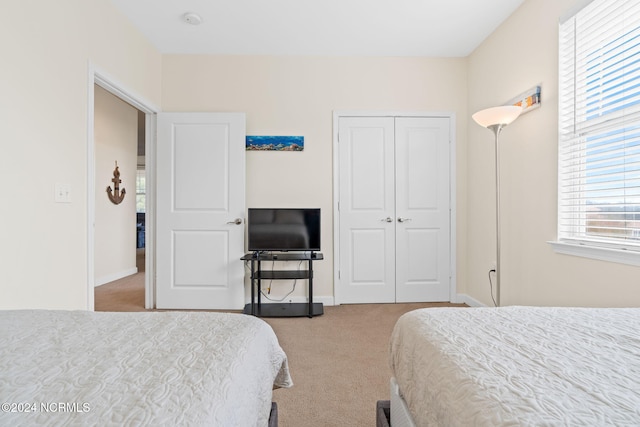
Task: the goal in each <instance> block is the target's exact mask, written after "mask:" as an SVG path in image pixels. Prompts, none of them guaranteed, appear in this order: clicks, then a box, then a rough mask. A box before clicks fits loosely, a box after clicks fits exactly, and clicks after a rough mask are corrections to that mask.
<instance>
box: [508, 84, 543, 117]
mask: <svg viewBox="0 0 640 427" xmlns="http://www.w3.org/2000/svg"><path fill="white" fill-rule="evenodd" d="M505 105H517V106H518V107H522V113H521V114H524V113H528V112H529V111H531V110H534V109H536V108H539V107H540V86H534V87H532V88H531V89H529V90H527V91H525V92H522V93H521V94H520V95H518V96H516V97H515V98H513V99H511V100H510V101H509V102H507V103H506V104H505Z"/></svg>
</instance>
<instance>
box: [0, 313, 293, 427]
mask: <svg viewBox="0 0 640 427" xmlns="http://www.w3.org/2000/svg"><path fill="white" fill-rule="evenodd" d="M0 326H1V328H0V404H2V412H0V425H11V426H19V425H29V426H31V425H119V426H120V425H131V426H139V425H154V426H159V425H171V426H178V425H197V426H200V425H208V426H266V425H267V423H268V418H269V412H270V409H271V398H272V390H273V388H277V387H289V386H291V385H292V382H291V378H290V376H289V371H288V365H287V358H286V355H285V353H284V351H283V350H282V349H281V348H280V346H279V344H278V340H277V338H276V336H275V334H274V332H273V330H272V329H271V327H270V326H269V325H268V324H267V323H265V322H264V321H262V320H260V319H257V318H255V317H251V316H245V315H242V314H225V313H201V312H189V313H187V312H147V313H98V312H87V311H41V310H25V311H21V310H20V311H0Z"/></svg>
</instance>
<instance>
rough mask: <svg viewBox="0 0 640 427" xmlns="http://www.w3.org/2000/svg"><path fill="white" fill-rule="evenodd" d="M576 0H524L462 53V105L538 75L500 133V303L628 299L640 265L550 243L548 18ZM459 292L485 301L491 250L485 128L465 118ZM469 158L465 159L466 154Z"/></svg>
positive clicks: (487, 99)
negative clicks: (530, 101) (523, 106)
mask: <svg viewBox="0 0 640 427" xmlns="http://www.w3.org/2000/svg"><path fill="white" fill-rule="evenodd" d="M580 2H581V1H580V0H535V1H533V0H530V1H526V2H524V3H523V5H522V6H521V7H520V8H519V9H518V10H517V11H516V12H515V13H514V14H513V15H512V16H511V17H510V18H509V19H508V21H506V22H505V23H504V24H503V25H502V26H501V27H500V28H499V29H498V30H497V31H496V32H494V33H493V34H492V35H491V36H490V37H489V38H488V39H487V40H486V41H485V42H484V43H483V44H482V45H481V46H480V47H479V48H478V49H477V50H476V51H475V52H474V53H473V54H472V55H471V56H470V57H469V69H468V76H469V83H468V87H469V93H468V96H469V111H470V112H474V111H477V110H479V109H482V108H486V107H490V106H495V105H501V104H502V103H504V102H506V101H508V100H509V99H511V98H513V97H514V96H516V95H518V94H519V93H521V92H523V91H524V90H527V89H529V88H531V87H533V86H535V85H537V84H542V107H541V108H540V109H537V110H533V111H531V112H528V113H526V114H525V115H523V116H521V117H520V118H518V120H517V121H516V122H514V123H513V124H511V125H510V126H508V127H507V128H505V130H504V131H503V132H502V134H501V136H500V143H501V156H502V157H501V174H502V176H501V189H502V193H501V203H502V211H501V212H502V217H501V222H502V227H501V229H502V237H503V241H502V245H501V251H502V254H503V257H502V272H503V275H502V278H501V280H502V304H503V305H511V304H524V305H570V306H582V305H584V306H629V305H631V306H638V305H639V304H640V292H638V285H639V284H640V281H639V278H640V268H638V267H632V266H628V265H623V264H616V263H611V262H603V261H596V260H592V259H585V258H578V257H574V256H569V255H560V254H556V253H554V251H553V250H552V248H551V247H550V245H549V244H548V243H547V241H549V240H554V239H555V238H556V209H557V149H558V136H557V134H558V121H557V112H558V108H557V103H558V83H557V80H558V76H557V74H558V73H557V69H558V59H557V57H558V20H559V17H561V16H563V15H564V14H565V13H566V12H567V11H568V10H571V9H572V8H573V7H575V5H576V4H578V3H580ZM467 121H468V123H469V124H468V126H469V133H468V139H469V143H468V144H469V146H468V150H469V151H468V158H469V159H470V160H469V163H468V172H467V173H468V176H467V181H466V183H467V194H468V197H469V198H468V204H467V207H468V212H469V214H468V224H467V229H468V248H467V260H468V263H467V267H468V270H467V289H466V291H467V293H468V294H469V295H471V296H472V297H474V298H476V299H477V300H479V301H481V302H483V303H485V304H487V305H490V304H491V299H490V294H489V283H488V279H487V271H488V270H489V269H490V268H491V266H492V264H493V261H494V260H495V255H494V254H495V234H494V233H495V216H494V215H495V209H494V206H495V187H494V181H493V179H494V178H493V177H494V175H493V174H494V160H493V134H492V133H491V132H490V131H488V130H486V129H483V128H481V127H480V126H478V125H476V124H475V123H473V121H472V120H471V119H470V118H467ZM471 159H473V160H471Z"/></svg>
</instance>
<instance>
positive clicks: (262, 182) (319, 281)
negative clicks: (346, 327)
mask: <svg viewBox="0 0 640 427" xmlns="http://www.w3.org/2000/svg"><path fill="white" fill-rule="evenodd" d="M162 77H163V83H162V106H163V110H165V111H189V110H191V111H242V112H245V113H246V114H247V134H248V135H303V136H304V137H305V148H304V151H303V152H248V153H247V207H271V206H273V207H296V206H303V207H320V208H322V212H323V223H322V252H323V253H324V255H325V259H324V261H322V262H319V263H316V264H314V269H315V272H316V273H315V280H314V289H315V292H314V295H315V296H317V297H329V298H332V297H333V295H334V293H333V262H334V260H333V244H334V242H333V221H332V216H333V169H332V164H333V153H332V145H333V139H332V138H333V133H332V119H333V111H334V110H393V111H433V112H441V111H447V112H453V113H455V114H456V115H457V117H458V118H461V119H459V120H458V121H457V129H456V132H457V146H458V166H457V169H458V171H460V174H461V175H462V176H464V169H465V165H464V159H465V146H466V138H465V135H466V126H467V121H466V119H465V117H466V116H467V111H466V78H467V76H466V60H465V59H426V58H348V57H272V56H182V55H167V56H164V57H163V68H162ZM464 193H465V192H464V189H463V188H462V189H459V191H458V209H459V216H460V217H461V218H462V219H461V221H460V222H459V224H464V221H465V220H464V218H465V215H464V204H465V203H464V198H463V197H464ZM461 197H462V198H461ZM461 229H464V227H463V226H460V227H459V228H458V235H459V236H464V235H465V233H464V231H461ZM458 247H464V244H460V243H459V244H458ZM460 258H462V259H463V258H464V254H463V256H459V260H458V261H459V268H458V272H459V274H458V276H459V277H458V280H459V281H460V277H461V276H463V274H462V273H461V272H462V271H464V268H463V265H464V263H463V262H461V259H460ZM282 285H283V286H282V287H281V288H278V289H276V288H275V287H274V289H273V290H272V292H275V296H276V297H277V296H282V295H284V293H285V292H286V291H288V290H289V289H290V288H289V287H288V286H287V285H286V284H282ZM278 286H280V285H278ZM303 295H306V293H305V287H304V286H301V287H298V289H297V290H296V293H295V294H294V296H303Z"/></svg>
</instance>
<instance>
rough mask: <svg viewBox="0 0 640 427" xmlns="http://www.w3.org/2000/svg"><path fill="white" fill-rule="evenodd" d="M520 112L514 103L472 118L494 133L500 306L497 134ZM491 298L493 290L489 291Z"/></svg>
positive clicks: (498, 268) (483, 112) (485, 111)
mask: <svg viewBox="0 0 640 427" xmlns="http://www.w3.org/2000/svg"><path fill="white" fill-rule="evenodd" d="M520 113H522V107H520V106H515V105H503V106H500V107H492V108H487V109H485V110H481V111H478V112H477V113H475V114H474V115H473V116H471V117H473V120H475V121H476V123H478V124H479V125H480V126H483V127H486V128H487V129H490V130H492V131H493V134H494V135H495V152H496V298H495V299H494V301H493V302H494V304H495V305H496V307H499V306H500V150H499V145H498V135H499V134H500V132H502V129H504V127H505V126H507V125H508V124H510V123H511V122H513V121H514V120H515V119H517V118H518V116H519V115H520ZM491 297H492V298H493V292H492V293H491Z"/></svg>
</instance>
